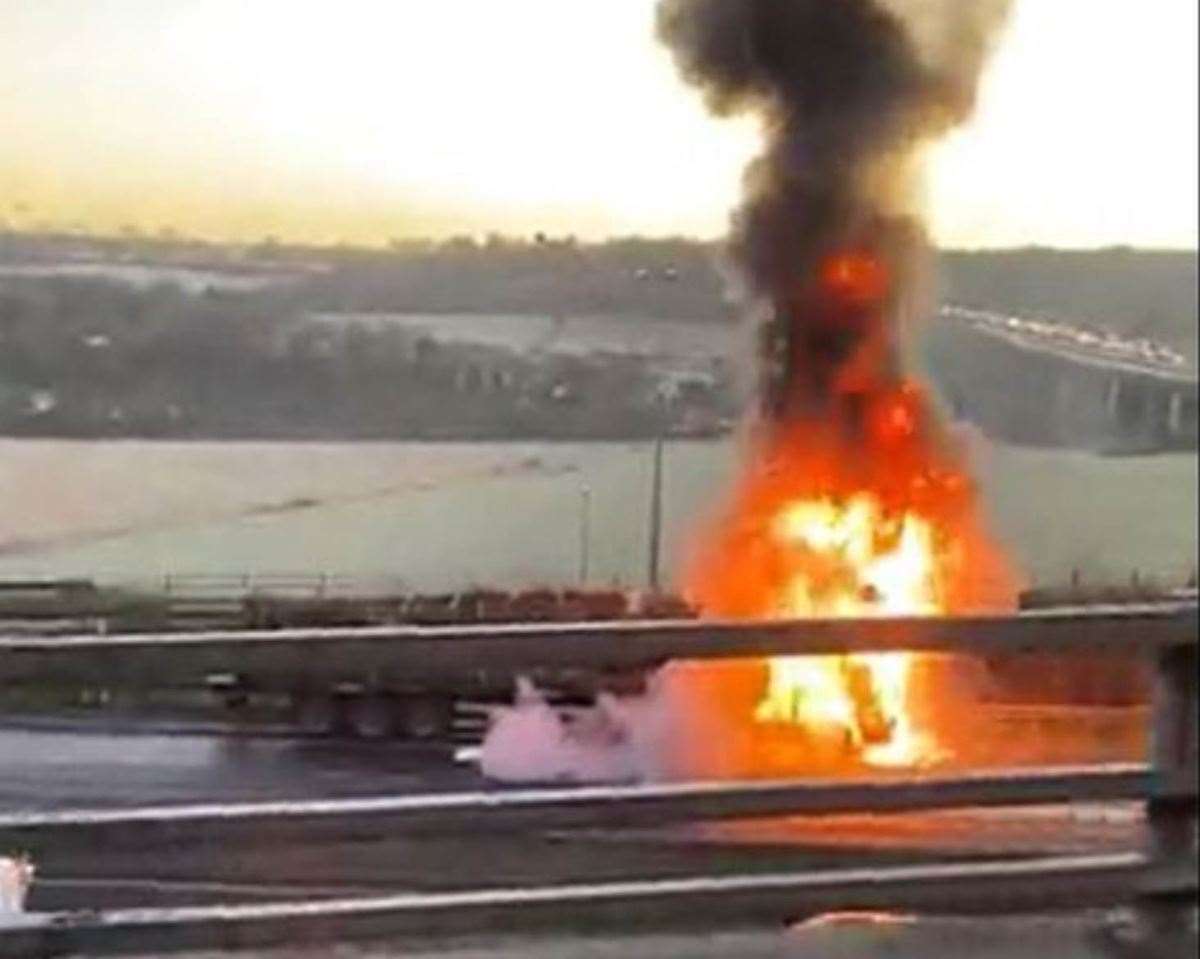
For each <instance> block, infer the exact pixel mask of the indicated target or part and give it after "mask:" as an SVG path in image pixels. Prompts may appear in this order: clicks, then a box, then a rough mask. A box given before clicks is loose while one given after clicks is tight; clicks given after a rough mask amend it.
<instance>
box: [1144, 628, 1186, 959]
mask: <svg viewBox="0 0 1200 959" xmlns="http://www.w3.org/2000/svg"><path fill="white" fill-rule="evenodd" d="M1198 668H1200V667H1198V665H1197V656H1196V646H1195V645H1187V646H1175V647H1168V648H1166V649H1163V650H1161V651H1160V652H1159V654H1158V661H1157V663H1156V664H1155V677H1154V730H1153V740H1152V747H1151V748H1152V757H1151V760H1152V763H1153V766H1154V772H1155V774H1156V778H1157V779H1158V780H1159V781H1160V782H1163V783H1179V782H1185V783H1191V784H1192V785H1193V786H1194V785H1195V783H1196V775H1197V715H1196V710H1197V681H1198V679H1200V676H1198V672H1197V671H1198ZM1196 812H1197V810H1196V800H1195V797H1194V796H1193V797H1191V798H1190V799H1188V800H1185V801H1181V800H1179V799H1165V800H1163V799H1159V800H1156V799H1151V800H1150V802H1149V803H1148V806H1147V810H1146V818H1147V824H1148V826H1149V843H1150V849H1149V854H1150V857H1151V859H1152V860H1153V861H1154V862H1155V863H1159V864H1168V863H1173V862H1183V863H1194V862H1195V857H1196V852H1197V846H1196V839H1197V836H1196ZM1143 909H1144V919H1145V928H1146V931H1147V933H1148V934H1149V935H1150V936H1151V938H1152V939H1154V940H1158V941H1179V940H1180V939H1182V940H1183V941H1186V937H1187V936H1189V935H1192V934H1194V933H1192V932H1191V930H1192V925H1193V912H1194V909H1195V904H1194V903H1192V902H1190V901H1183V902H1179V901H1164V902H1154V901H1147V902H1145V903H1143Z"/></svg>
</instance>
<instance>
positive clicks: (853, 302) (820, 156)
mask: <svg viewBox="0 0 1200 959" xmlns="http://www.w3.org/2000/svg"><path fill="white" fill-rule="evenodd" d="M1009 3H1010V0H660V2H659V5H658V10H657V30H658V35H659V38H660V39H661V40H662V42H663V43H665V44H666V45H667V47H669V48H670V50H671V51H672V52H673V54H674V57H675V60H676V63H677V65H678V68H679V70H680V72H681V74H682V76H683V77H684V78H685V79H686V80H687V81H688V82H690V83H692V84H694V85H695V86H697V87H698V88H699V89H700V90H701V91H702V92H703V94H704V97H705V99H706V102H707V103H708V105H709V107H710V108H711V109H712V110H713V111H714V112H715V113H717V114H719V115H729V114H735V113H743V112H750V113H752V114H754V115H755V116H756V117H758V119H759V120H760V122H761V125H762V129H763V135H764V139H765V149H764V151H763V153H762V154H761V155H760V156H759V157H758V158H757V159H755V160H754V161H753V162H752V163H751V164H750V166H749V168H748V169H747V170H746V174H745V192H744V197H743V201H742V203H741V205H740V207H739V208H738V209H737V210H736V211H735V212H734V214H733V221H732V236H731V238H730V245H731V252H732V255H733V258H734V260H735V261H736V263H737V264H738V265H739V266H740V268H741V270H742V271H743V273H744V274H745V278H746V281H747V283H748V286H749V289H750V290H751V292H752V293H753V295H754V297H755V299H756V301H757V303H758V304H759V305H760V307H762V308H764V309H765V310H766V311H767V312H768V315H769V317H770V320H769V321H768V323H767V324H766V325H765V327H764V337H763V359H764V371H763V372H764V396H763V402H764V409H765V411H766V412H767V413H768V414H769V415H770V416H772V417H775V418H791V417H795V416H821V417H824V418H826V419H829V418H831V417H832V418H835V419H836V418H839V417H846V418H851V419H852V418H853V411H854V409H855V408H856V403H855V398H856V396H857V397H859V398H861V393H862V392H863V391H864V389H866V388H865V387H864V386H863V383H864V375H865V381H868V382H871V383H884V384H887V383H890V382H894V381H895V379H896V377H897V376H898V375H899V374H898V370H897V362H896V347H895V342H894V341H895V335H896V334H895V325H896V323H895V320H896V317H897V314H898V312H899V311H900V308H901V306H902V305H903V303H904V302H905V297H906V295H907V294H908V293H909V292H910V291H911V288H912V283H913V276H914V270H915V268H916V264H918V263H919V262H920V261H921V259H922V256H921V254H922V251H923V250H924V247H925V241H924V231H923V229H922V226H921V222H920V218H919V216H917V215H916V212H915V211H916V207H917V204H916V203H915V202H914V196H915V191H916V186H917V179H916V173H917V171H918V168H919V159H920V156H919V154H920V152H921V148H922V146H924V145H926V144H927V143H929V142H930V141H932V140H934V139H936V138H938V137H940V136H942V135H943V134H945V133H946V132H947V131H949V130H950V129H952V128H953V127H954V126H956V125H957V124H959V123H961V122H963V121H964V120H965V119H966V118H967V117H968V116H969V115H970V114H971V111H972V109H973V107H974V103H975V98H976V90H977V84H978V80H979V75H980V72H981V70H982V66H983V64H984V62H985V60H986V57H987V53H988V51H989V49H990V46H991V42H992V40H993V38H994V36H995V34H996V31H997V29H998V27H999V26H1000V25H1001V24H1002V22H1003V21H1004V18H1005V16H1006V13H1007V10H1008V7H1009ZM864 368H865V369H866V371H867V372H866V374H863V369H864ZM847 425H848V426H849V425H851V424H849V423H848V424H847Z"/></svg>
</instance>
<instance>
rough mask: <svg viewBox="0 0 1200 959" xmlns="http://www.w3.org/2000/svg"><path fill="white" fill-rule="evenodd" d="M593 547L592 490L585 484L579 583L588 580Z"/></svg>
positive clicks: (581, 522)
mask: <svg viewBox="0 0 1200 959" xmlns="http://www.w3.org/2000/svg"><path fill="white" fill-rule="evenodd" d="M591 549H592V490H591V487H589V486H587V485H584V486H582V487H581V488H580V490H579V585H580V586H584V585H586V584H587V581H588V573H589V569H588V567H589V565H590V561H591Z"/></svg>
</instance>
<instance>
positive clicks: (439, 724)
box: [399, 694, 454, 742]
mask: <svg viewBox="0 0 1200 959" xmlns="http://www.w3.org/2000/svg"><path fill="white" fill-rule="evenodd" d="M399 705H400V710H399V732H400V734H401V735H403V736H404V737H405V738H406V739H413V740H416V741H418V742H428V741H430V740H433V739H445V738H447V737H449V735H450V730H451V727H452V725H453V723H454V700H453V699H452V698H451V697H450V696H439V695H435V694H414V695H408V696H405V697H403V698H402V699H401V701H400V704H399Z"/></svg>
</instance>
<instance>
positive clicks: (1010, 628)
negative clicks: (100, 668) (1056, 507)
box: [0, 604, 1200, 956]
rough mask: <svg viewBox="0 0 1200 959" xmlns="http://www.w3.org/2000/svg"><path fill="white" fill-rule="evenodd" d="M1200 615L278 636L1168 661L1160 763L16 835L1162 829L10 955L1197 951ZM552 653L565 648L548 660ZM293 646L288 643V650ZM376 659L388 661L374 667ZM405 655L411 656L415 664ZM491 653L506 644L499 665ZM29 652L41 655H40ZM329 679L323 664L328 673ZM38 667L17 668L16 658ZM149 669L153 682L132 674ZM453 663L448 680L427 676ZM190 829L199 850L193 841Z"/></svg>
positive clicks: (112, 917) (164, 933)
mask: <svg viewBox="0 0 1200 959" xmlns="http://www.w3.org/2000/svg"><path fill="white" fill-rule="evenodd" d="M1196 627H1197V619H1196V607H1195V605H1194V604H1191V605H1187V604H1183V605H1180V604H1173V605H1169V606H1155V607H1142V608H1138V609H1132V610H1131V609H1121V610H1101V611H1096V610H1090V611H1087V612H1081V611H1078V610H1076V611H1055V612H1054V613H1045V612H1043V613H1039V614H1031V615H1020V616H1015V617H974V618H960V619H947V620H943V619H931V620H911V619H897V620H870V621H843V620H839V621H804V622H801V623H766V624H759V623H755V624H747V623H741V624H732V623H717V624H713V623H694V622H693V623H686V624H683V623H666V624H664V623H653V624H647V623H614V624H604V625H601V626H597V625H596V624H588V625H586V626H582V627H562V626H536V627H501V628H483V629H480V628H468V629H463V628H448V629H432V630H431V629H418V630H415V631H414V630H399V631H397V630H383V631H336V630H317V631H305V632H303V633H300V634H293V635H290V636H287V637H284V638H282V640H279V641H281V642H283V643H284V644H288V643H290V644H292V647H293V648H294V649H295V650H299V649H303V650H308V651H310V652H311V651H312V650H315V649H326V648H327V647H326V644H328V643H332V642H337V643H344V644H348V645H341V646H339V649H340V650H342V651H343V652H344V653H345V654H347V655H350V656H353V655H355V654H356V653H357V652H358V651H360V650H363V651H367V652H370V651H371V648H372V647H371V644H372V643H378V644H379V645H378V646H377V647H375V649H374V652H373V654H372V655H373V656H374V657H375V658H374V659H371V658H370V657H368V659H369V663H368V665H370V666H372V668H373V667H374V665H377V664H378V663H379V662H382V661H383V660H381V659H380V658H379V657H382V656H385V655H392V656H401V657H402V658H403V659H404V661H405V662H406V663H408V662H418V661H419V660H416V659H411V658H410V656H411V655H412V649H413V648H416V649H418V650H420V653H419V654H418V655H420V656H433V657H434V658H435V659H436V657H438V656H453V657H463V656H467V657H470V656H472V655H474V654H476V653H477V652H478V653H482V652H484V651H486V649H487V644H488V643H493V644H496V647H495V649H494V650H493V653H492V655H493V656H501V655H507V656H509V657H515V658H516V659H517V660H519V661H520V662H521V663H525V662H533V661H536V659H537V656H538V655H539V654H542V655H548V656H550V658H551V659H553V660H554V661H555V662H558V663H564V662H576V663H578V662H579V661H581V659H582V660H583V661H586V662H587V663H588V664H591V665H595V664H597V663H601V662H604V661H606V660H605V658H604V655H603V653H602V651H603V650H604V649H606V648H622V647H634V649H635V650H637V652H636V655H637V656H639V657H644V656H645V655H646V654H647V651H650V652H653V653H654V654H655V655H667V656H671V655H674V656H679V655H690V656H692V657H693V658H711V657H718V656H724V657H729V656H744V655H779V654H792V655H796V654H803V653H838V652H863V651H877V650H886V649H897V648H899V649H921V650H938V651H957V652H972V653H978V652H986V651H990V650H995V649H1004V650H1006V651H1010V652H1011V651H1030V652H1032V651H1038V652H1041V651H1058V652H1075V653H1086V652H1087V651H1089V650H1094V649H1097V648H1100V649H1104V650H1106V651H1114V650H1124V651H1126V652H1128V653H1131V654H1132V653H1136V654H1139V655H1149V656H1152V657H1153V658H1154V661H1155V664H1156V669H1155V677H1156V680H1155V695H1154V704H1153V712H1152V721H1153V725H1154V737H1153V754H1152V757H1151V760H1152V761H1151V765H1150V766H1149V767H1148V768H1141V767H1128V766H1122V767H1105V768H1096V769H1060V770H1048V771H1043V772H1040V773H1028V772H1026V773H990V774H976V775H973V776H972V775H967V776H957V777H953V778H925V779H921V778H917V779H904V780H893V781H891V782H871V783H862V782H857V783H856V782H842V783H836V782H827V781H826V782H810V783H766V784H738V785H712V784H709V785H701V784H690V785H681V786H662V787H628V788H626V789H624V790H578V791H575V790H553V791H537V790H534V791H526V792H522V793H511V794H506V793H496V794H471V795H468V796H448V797H426V798H423V799H422V798H413V799H397V798H388V799H378V800H355V801H351V802H342V803H338V802H332V803H280V804H256V805H252V806H241V807H183V808H178V809H174V810H172V809H151V810H126V811H116V812H95V811H93V812H88V813H66V814H42V815H33V816H26V817H16V818H13V817H6V818H5V819H4V820H3V821H2V822H0V827H2V828H0V835H3V836H4V837H6V838H7V839H8V840H9V841H17V842H22V841H24V842H27V843H31V844H33V845H34V846H35V847H36V845H37V844H38V843H60V844H63V845H64V847H65V846H69V844H70V843H78V842H85V843H91V844H93V848H94V844H95V843H103V842H106V841H108V842H114V843H118V844H119V842H120V841H128V840H135V841H139V840H140V842H141V844H142V847H143V848H145V846H146V844H148V843H152V842H163V843H167V844H168V845H169V844H170V843H175V842H181V841H190V840H194V839H196V838H197V837H200V836H204V835H208V836H212V837H216V838H217V839H220V840H221V841H226V840H229V839H232V838H233V837H234V834H235V833H236V832H237V831H238V830H239V829H241V830H244V829H248V828H249V829H251V830H252V832H253V834H254V835H256V836H259V837H263V838H264V839H265V840H269V839H270V838H271V837H272V835H274V836H276V837H277V838H279V839H280V840H284V839H286V841H288V842H294V841H296V837H297V836H302V837H306V838H312V837H318V838H320V837H321V836H322V835H324V836H325V837H326V838H328V836H329V835H330V834H331V831H332V832H333V834H338V833H339V831H340V833H341V834H342V835H348V836H358V837H361V836H364V835H366V836H368V837H369V836H371V835H379V834H381V832H385V831H386V832H391V831H394V830H409V831H417V832H420V831H429V830H433V831H437V830H442V831H448V832H450V834H455V831H456V830H459V831H461V830H462V829H463V828H464V826H465V827H467V828H471V829H486V828H504V829H529V830H542V829H546V828H550V827H555V826H558V827H565V826H570V827H576V826H584V825H587V826H592V827H600V828H602V827H612V826H627V825H630V824H635V823H645V822H661V821H664V820H670V819H681V818H682V819H693V818H699V819H704V818H724V817H735V816H756V815H757V816H761V815H768V814H784V813H802V814H803V813H808V814H813V813H817V812H822V811H824V812H830V811H839V812H844V811H851V810H857V811H862V810H870V811H874V812H878V813H886V812H895V811H900V810H906V809H907V810H912V809H934V808H948V807H961V806H964V805H996V804H1003V805H1020V804H1027V803H1039V804H1040V803H1044V802H1055V801H1058V802H1064V801H1083V802H1094V801H1110V800H1125V799H1138V800H1142V801H1144V802H1145V806H1146V822H1147V826H1148V831H1149V835H1150V842H1149V845H1148V848H1147V849H1146V850H1145V851H1144V852H1143V853H1130V854H1127V855H1120V856H1092V857H1071V858H1051V859H1045V858H1044V859H1034V860H1022V861H1016V862H1014V861H987V862H979V863H973V864H969V865H962V864H954V865H946V864H941V865H923V866H906V867H886V868H869V869H851V870H845V869H842V870H832V871H821V872H804V873H788V874H783V875H768V876H746V875H740V876H724V877H722V876H702V877H696V878H693V879H685V880H670V881H663V882H624V883H604V884H598V885H584V886H580V885H558V886H551V887H539V888H532V889H480V890H475V891H468V892H453V893H428V894H421V895H400V896H387V897H375V898H362V899H352V900H341V901H335V902H329V901H322V902H291V903H276V904H269V905H233V906H225V907H205V908H194V909H168V910H162V909H148V910H119V911H113V912H105V913H99V914H96V913H87V912H85V913H58V914H51V915H41V916H38V915H32V916H27V917H23V918H19V919H18V920H17V922H16V924H15V925H12V926H10V927H9V928H7V929H4V930H0V956H25V955H43V954H57V953H62V952H86V953H88V954H105V953H108V954H117V953H121V952H130V951H137V952H142V953H145V952H148V951H149V952H160V953H161V952H167V951H170V950H177V949H182V948H192V947H204V948H234V947H237V948H246V947H255V946H262V945H266V944H270V943H281V942H289V941H298V940H302V941H307V942H312V941H322V940H324V941H337V940H344V939H351V938H360V937H371V938H389V937H403V938H407V939H428V938H431V937H432V938H438V937H446V936H459V935H462V934H464V933H471V932H480V931H494V930H495V929H498V928H504V929H506V930H521V929H524V930H531V931H532V930H537V931H541V932H546V931H550V930H557V931H559V932H563V931H571V932H577V931H578V930H580V929H581V928H593V929H607V930H610V931H611V930H614V929H619V930H622V931H627V930H628V929H629V928H631V927H645V926H662V925H680V924H682V925H686V926H690V927H697V926H711V925H720V924H746V923H760V922H782V921H786V920H788V919H794V918H798V917H802V916H804V915H807V914H812V913H813V912H819V911H822V910H827V909H839V910H840V909H853V908H858V909H866V908H870V909H927V910H932V911H938V912H945V911H972V910H976V911H985V912H989V913H992V912H999V911H1029V910H1032V911H1045V910H1049V909H1056V908H1086V907H1099V906H1109V905H1115V904H1120V903H1129V902H1131V901H1132V902H1136V903H1138V904H1139V906H1140V909H1141V914H1142V915H1143V917H1144V919H1145V926H1146V930H1147V936H1148V942H1149V943H1151V944H1152V945H1153V944H1157V946H1155V948H1158V949H1161V950H1163V951H1162V952H1160V953H1154V954H1161V955H1164V956H1167V955H1170V956H1176V955H1185V954H1189V953H1188V951H1187V950H1188V948H1189V947H1188V946H1187V945H1186V943H1187V942H1189V941H1190V942H1193V943H1194V939H1195V929H1194V918H1193V917H1194V900H1195V895H1196V892H1197V861H1196V815H1197V766H1198V763H1197V682H1198V679H1200V667H1198V664H1197V628H1196ZM556 647H561V648H560V649H558V652H557V653H555V652H554V650H555V648H556ZM272 648H276V649H278V648H280V647H278V646H274V647H273V645H272V640H271V639H270V638H267V637H258V638H255V637H248V636H245V635H234V634H226V635H223V636H219V637H208V638H204V637H199V638H197V637H188V636H186V635H185V636H182V637H161V636H160V637H154V638H146V637H121V638H113V637H109V638H107V639H104V640H98V639H95V638H88V639H69V640H47V641H44V642H34V641H9V642H6V643H4V644H3V645H0V679H2V678H3V677H4V675H5V670H7V671H9V672H10V673H11V672H12V670H13V668H14V666H16V667H17V669H18V672H20V670H21V669H24V670H25V671H26V674H30V667H29V663H30V662H31V661H32V662H37V663H39V665H38V666H37V667H36V668H33V669H32V674H38V675H41V674H44V673H45V670H50V671H51V672H52V671H53V669H54V668H60V667H63V666H65V665H66V664H67V663H69V662H70V661H71V660H72V658H74V657H78V656H94V655H97V654H99V655H100V657H101V658H100V659H98V660H95V663H94V665H107V666H109V667H111V668H114V669H116V670H117V672H118V673H121V670H122V664H124V667H125V670H126V673H128V671H129V669H131V667H129V662H128V661H129V660H130V659H131V658H132V659H136V658H137V657H139V656H144V655H152V656H157V657H159V658H158V659H155V660H154V662H155V664H157V665H160V666H161V665H163V664H164V663H165V662H166V660H165V659H163V658H162V657H163V656H166V655H168V654H170V655H183V656H184V657H185V658H186V657H187V656H189V655H194V652H195V650H203V651H205V655H208V654H209V653H211V652H213V651H214V650H216V651H223V652H224V653H225V654H228V652H229V651H230V650H232V649H243V650H252V651H255V650H256V651H261V650H269V649H272ZM283 648H288V647H287V646H286V645H285V646H284V647H283ZM381 650H382V652H381ZM405 650H408V652H407V653H406V652H404V651H405ZM496 650H499V652H497V651H496ZM26 657H32V660H30V659H27V658H26ZM318 658H321V659H322V660H323V661H322V663H321V666H322V668H323V669H326V670H327V669H328V666H329V660H328V658H327V657H318ZM22 663H23V664H24V665H20V664H22ZM139 668H140V667H139ZM435 668H440V666H438V667H435ZM189 831H191V832H192V833H193V834H192V835H191V836H189Z"/></svg>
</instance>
